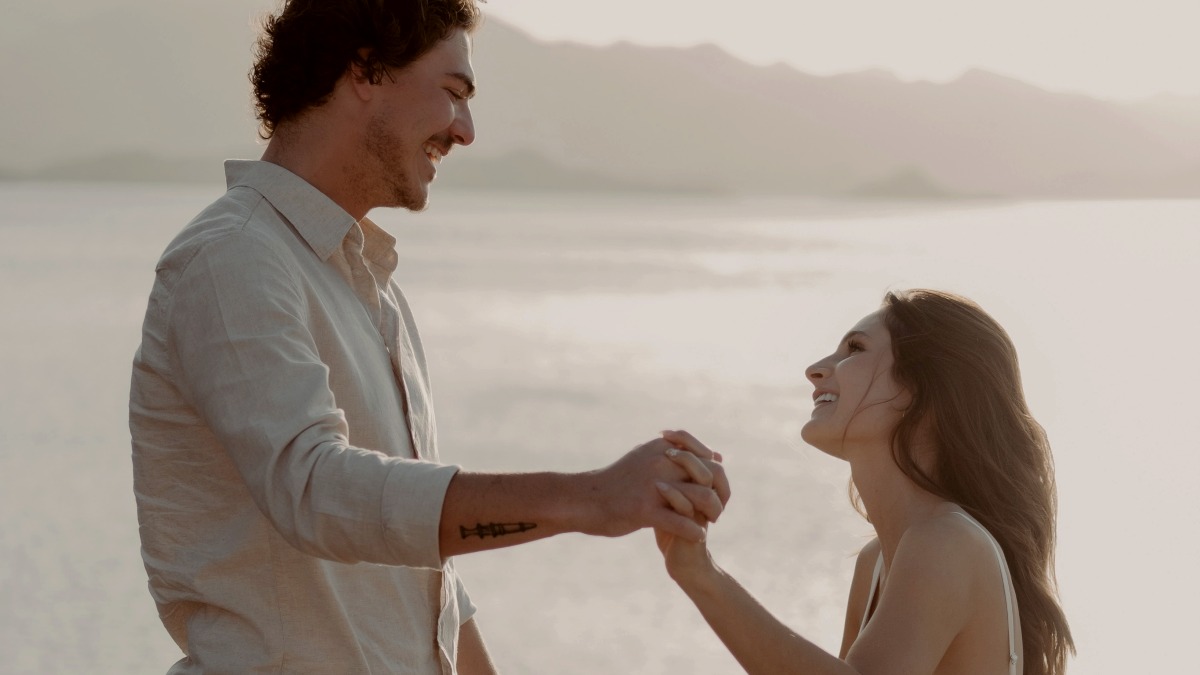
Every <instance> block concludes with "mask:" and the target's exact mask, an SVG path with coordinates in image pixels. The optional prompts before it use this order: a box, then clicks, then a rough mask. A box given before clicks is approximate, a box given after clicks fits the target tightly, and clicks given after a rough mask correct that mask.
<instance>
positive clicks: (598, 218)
mask: <svg viewBox="0 0 1200 675" xmlns="http://www.w3.org/2000/svg"><path fill="white" fill-rule="evenodd" d="M215 196H216V192H215V188H201V187H187V188H176V187H161V186H98V185H33V184H0V236H2V237H3V241H4V242H5V246H4V247H3V249H2V250H0V316H2V317H3V319H2V320H0V346H2V347H3V349H2V350H0V372H2V373H3V381H4V385H3V387H0V598H3V603H2V604H0V654H4V657H3V659H0V660H2V661H3V662H2V663H0V672H4V673H8V672H11V673H77V672H89V673H114V674H116V673H155V672H164V671H165V670H166V669H167V667H168V666H169V664H170V663H172V662H173V661H174V660H176V659H177V658H178V657H179V654H178V650H177V649H176V648H175V647H174V645H173V643H172V642H171V641H170V639H169V638H168V636H167V634H166V632H165V631H164V630H163V629H162V627H161V625H160V624H159V623H158V620H157V618H156V616H155V614H154V606H153V603H152V602H151V600H150V598H149V596H148V594H147V593H146V590H145V577H144V572H143V570H142V567H141V562H140V559H139V557H138V542H137V524H136V518H135V515H134V505H133V498H132V495H131V476H130V465H129V446H128V431H127V428H126V425H125V403H126V396H127V391H128V389H127V387H128V375H129V372H128V371H129V363H130V359H131V357H132V353H133V350H134V349H135V347H136V344H137V341H138V332H139V328H140V322H141V316H142V312H143V310H144V307H145V298H146V294H147V292H148V290H149V288H150V284H151V282H152V279H153V271H152V270H153V264H154V261H155V260H156V258H157V256H158V254H159V252H160V251H161V250H162V248H163V246H164V245H165V244H166V242H167V241H168V240H169V239H170V238H171V236H172V235H173V234H174V232H175V231H177V230H178V229H179V228H180V227H181V226H182V225H183V224H184V223H185V222H186V221H187V220H188V219H190V218H191V216H192V215H193V214H194V213H195V212H196V211H198V210H199V209H200V208H201V207H202V206H204V205H205V204H206V203H207V202H209V201H211V199H212V198H214V197H215ZM375 217H376V219H377V220H378V221H379V222H381V224H383V225H384V226H385V227H387V228H388V229H389V230H390V231H391V232H393V233H394V234H395V235H397V237H398V238H399V239H400V253H401V269H400V271H399V272H398V275H399V277H400V279H401V281H402V282H403V284H404V286H405V288H406V289H407V292H408V294H409V298H410V301H411V302H412V304H413V306H414V310H415V312H416V313H417V317H418V320H419V321H420V327H421V329H422V331H423V334H424V336H425V341H426V344H427V347H428V350H429V352H430V354H429V356H430V361H431V364H430V365H431V369H432V374H433V378H434V386H435V391H436V397H437V399H436V400H437V403H438V412H439V418H440V424H441V438H442V455H443V458H444V459H445V460H446V461H448V462H453V463H458V464H462V465H464V466H466V467H469V468H473V469H479V470H512V471H519V470H529V469H555V470H564V471H572V470H583V469H589V468H594V467H597V466H600V465H603V464H607V463H608V462H610V461H612V460H613V459H615V458H616V457H618V456H619V455H620V454H621V453H622V452H624V451H625V450H626V449H628V448H629V447H631V446H633V445H635V444H637V443H640V442H642V441H644V440H647V439H648V438H650V437H652V436H654V435H655V434H656V433H657V432H658V431H659V430H660V429H663V428H672V427H684V428H688V429H691V430H692V431H694V432H695V433H696V434H697V435H699V436H701V437H702V438H704V439H706V440H707V441H709V442H710V444H712V445H714V446H717V447H720V448H721V449H722V450H723V451H724V452H725V454H726V455H727V466H728V469H729V472H730V475H731V478H732V480H733V481H734V490H735V496H734V500H733V502H731V504H730V506H729V509H728V511H727V513H726V516H725V517H724V518H723V519H722V522H721V524H720V525H719V526H717V527H716V528H715V529H714V531H713V533H712V536H711V540H712V541H711V546H712V549H713V551H714V555H715V556H716V557H717V558H718V559H719V560H720V561H721V562H722V564H723V565H724V566H725V567H726V568H727V569H729V570H730V571H731V572H733V573H734V574H735V575H736V576H738V578H739V579H741V580H742V582H743V583H744V584H745V585H746V586H747V587H748V588H750V590H751V591H752V592H754V593H755V594H756V595H758V597H759V598H760V599H762V601H763V602H764V604H766V605H767V607H769V608H770V609H771V610H772V611H774V612H775V613H776V614H777V615H778V616H780V617H781V618H783V619H784V620H785V621H787V622H788V623H789V624H790V625H791V626H793V627H794V628H796V629H797V630H799V631H800V632H801V633H803V634H805V635H807V636H809V637H810V638H812V639H814V640H815V641H816V642H818V643H819V644H821V645H823V646H825V647H827V648H829V649H831V650H834V649H836V647H837V645H838V642H839V640H840V630H841V628H840V627H841V623H842V612H843V608H844V604H845V595H846V592H847V589H848V583H849V576H850V571H851V566H852V557H853V555H854V553H855V552H856V551H857V549H858V548H859V547H860V546H861V545H862V544H863V543H864V542H865V541H866V538H867V537H868V536H869V533H870V528H869V526H867V525H866V524H865V523H863V522H862V520H861V519H860V518H859V517H858V516H857V515H855V514H854V513H853V511H852V510H851V509H850V507H849V505H848V502H847V499H846V497H845V486H846V479H847V477H848V472H847V470H846V467H845V466H844V465H842V464H841V463H839V462H837V461H835V460H832V459H830V458H828V457H825V456H824V455H822V454H820V453H818V452H816V451H815V450H812V449H811V448H808V447H807V446H804V445H803V443H801V442H800V440H799V435H798V431H799V427H800V425H801V424H802V422H803V420H804V419H806V418H807V416H808V412H809V410H810V409H811V401H810V399H809V395H810V391H811V390H810V389H809V387H807V386H805V385H804V380H803V369H804V367H805V366H806V365H807V364H809V363H810V362H812V361H813V360H815V359H816V358H817V357H819V356H821V355H824V354H826V353H828V351H830V350H831V349H832V348H833V347H834V345H835V343H836V342H837V340H838V338H839V337H840V336H841V334H842V333H843V332H844V331H845V330H846V329H847V328H849V327H850V326H851V325H852V324H853V323H854V322H855V321H857V320H858V318H860V317H861V316H862V315H863V314H866V313H867V312H870V311H872V310H873V309H874V308H875V306H876V305H877V304H878V302H879V299H880V297H881V295H882V294H883V292H884V291H886V290H888V289H890V288H905V287H912V286H934V287H939V288H945V289H948V290H953V291H957V292H960V293H963V294H966V295H968V296H970V297H972V298H974V299H976V300H977V301H979V302H980V303H981V304H983V305H984V307H985V308H987V309H988V310H989V311H991V312H992V313H993V314H994V315H995V316H996V317H997V318H998V319H999V320H1000V321H1001V323H1003V324H1004V325H1005V326H1006V327H1007V328H1008V329H1009V331H1010V333H1011V334H1012V336H1013V339H1014V341H1015V342H1016V344H1017V347H1018V349H1019V351H1020V353H1021V357H1022V366H1023V371H1024V375H1025V381H1026V388H1027V393H1028V398H1029V401H1030V405H1031V407H1032V408H1033V410H1034V412H1035V414H1036V415H1037V416H1038V418H1039V419H1040V420H1041V421H1042V423H1043V424H1044V425H1045V426H1046V428H1047V430H1048V432H1049V434H1050V437H1051V441H1052V443H1053V445H1054V449H1055V455H1056V458H1057V465H1058V474H1059V492H1060V526H1059V535H1060V545H1059V565H1058V569H1059V579H1060V583H1061V587H1062V594H1063V600H1064V604H1065V607H1066V609H1067V613H1068V616H1069V618H1070V619H1071V621H1072V625H1073V628H1074V630H1075V634H1076V638H1077V641H1078V643H1079V646H1080V656H1079V658H1078V659H1076V660H1075V662H1074V664H1073V667H1072V672H1076V673H1094V674H1106V673H1112V674H1114V675H1115V674H1117V673H1121V674H1122V675H1124V674H1126V673H1131V672H1171V671H1177V670H1178V668H1179V667H1180V666H1181V665H1182V664H1184V663H1186V661H1185V660H1184V658H1185V657H1184V650H1183V645H1187V644H1190V642H1191V640H1193V639H1194V637H1193V636H1194V635H1195V634H1196V633H1197V632H1198V631H1200V619H1197V618H1196V615H1195V613H1194V612H1193V611H1192V608H1194V607H1196V606H1197V605H1200V582H1197V581H1196V578H1195V574H1194V572H1193V566H1194V564H1193V563H1194V561H1195V560H1196V559H1197V558H1200V545H1198V544H1197V543H1196V537H1195V536H1194V535H1195V533H1196V532H1197V531H1198V530H1200V509H1197V507H1196V506H1195V505H1194V503H1193V498H1192V497H1191V495H1192V494H1193V493H1194V483H1195V481H1196V479H1197V477H1198V476H1200V459H1198V456H1200V455H1198V453H1196V452H1195V449H1196V447H1197V445H1196V444H1197V441H1196V439H1197V438H1198V437H1200V434H1198V432H1200V421H1198V419H1200V416H1197V415H1196V413H1195V410H1196V404H1197V402H1198V399H1200V397H1198V396H1197V382H1200V354H1198V351H1197V349H1196V348H1195V346H1194V344H1193V343H1194V340H1193V339H1192V337H1193V335H1194V334H1195V331H1196V329H1197V327H1198V326H1200V321H1198V320H1197V318H1196V316H1195V311H1194V306H1195V296H1196V291H1197V289H1198V286H1200V284H1198V282H1200V271H1198V270H1200V267H1198V266H1197V265H1196V262H1195V261H1196V260H1197V259H1200V227H1198V224H1200V202H1196V201H1164V202H1079V203H1060V202H1036V203H1004V202H991V203H970V204H951V205H945V204H943V205H920V204H907V205H897V204H871V205H862V204H839V203H831V202H819V201H800V200H740V201H731V200H715V199H711V200H710V199H699V198H680V197H649V196H639V197H597V196H564V195H533V196H531V195H511V194H485V193H459V194H448V193H447V194H439V195H436V196H435V200H434V204H433V206H432V208H431V209H430V211H429V212H428V213H425V214H421V215H419V216H412V215H410V214H405V213H380V214H376V215H375ZM458 564H459V568H460V570H461V571H462V572H463V575H464V576H465V578H466V580H467V583H468V586H469V587H470V588H471V590H472V595H473V597H474V599H475V602H476V603H477V604H478V605H479V606H480V613H479V615H478V620H479V622H480V624H481V626H482V627H483V630H484V632H485V636H486V638H487V640H488V643H489V645H490V648H491V650H492V651H493V653H494V656H495V658H496V661H497V663H498V664H499V665H500V666H501V668H502V669H504V670H505V672H509V673H551V672H562V673H579V674H583V675H587V674H591V673H595V674H600V673H614V672H619V673H647V674H660V673H662V674H665V673H676V672H690V673H697V674H700V675H709V674H713V675H715V674H717V673H731V672H739V671H738V669H737V665H736V663H735V662H734V661H733V659H732V658H731V657H729V656H728V655H727V654H726V653H725V651H724V649H723V648H722V647H721V646H720V645H719V643H718V642H717V640H716V639H715V638H714V637H713V636H712V635H711V633H710V632H709V631H708V629H707V627H706V626H705V625H704V624H703V622H702V620H701V619H700V618H699V616H698V614H697V613H696V611H695V610H694V609H693V608H692V607H691V606H690V604H689V603H688V602H687V600H686V598H685V597H684V596H683V594H682V593H681V592H679V591H678V590H677V589H676V588H674V586H673V585H671V583H670V582H669V580H668V579H667V578H666V576H665V574H664V573H663V572H662V567H661V563H660V562H659V560H658V555H657V552H656V550H655V548H654V544H653V539H652V537H651V536H650V535H649V534H648V533H638V534H635V535H632V536H629V537H625V538H623V539H618V540H596V539H589V538H586V537H582V536H565V537H560V538H557V539H554V540H550V541H544V542H539V543H536V544H532V545H529V546H524V547H517V548H513V549H507V550H503V551H496V552H491V553H487V554H480V555H476V556H467V557H464V558H461V559H460V560H459V563H458Z"/></svg>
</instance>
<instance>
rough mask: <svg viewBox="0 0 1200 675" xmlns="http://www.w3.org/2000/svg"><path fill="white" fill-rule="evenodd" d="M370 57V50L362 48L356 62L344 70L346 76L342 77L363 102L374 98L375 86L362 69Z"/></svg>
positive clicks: (352, 62)
mask: <svg viewBox="0 0 1200 675" xmlns="http://www.w3.org/2000/svg"><path fill="white" fill-rule="evenodd" d="M370 56H371V50H370V49H367V48H366V47H362V48H360V49H359V50H358V61H351V62H350V65H349V66H348V67H347V68H346V74H345V75H343V76H342V77H344V78H345V79H346V81H347V84H349V85H350V88H351V89H352V90H353V91H354V94H355V95H356V96H357V97H358V98H359V99H361V100H363V101H369V100H371V99H372V98H373V97H374V96H375V85H373V84H372V83H371V79H370V78H369V77H368V76H367V71H366V69H365V68H364V67H363V63H366V61H367V59H368V58H369V57H370Z"/></svg>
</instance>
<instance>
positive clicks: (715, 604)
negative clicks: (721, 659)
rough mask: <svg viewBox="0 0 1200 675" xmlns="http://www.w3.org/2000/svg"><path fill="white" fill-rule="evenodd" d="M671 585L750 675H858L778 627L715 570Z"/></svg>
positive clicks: (748, 596) (733, 581) (742, 590)
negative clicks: (676, 588) (681, 591)
mask: <svg viewBox="0 0 1200 675" xmlns="http://www.w3.org/2000/svg"><path fill="white" fill-rule="evenodd" d="M677 581H678V582H679V584H680V587H681V588H683V591H684V592H685V593H687V595H688V597H689V598H691V600H692V602H693V603H695V605H696V607H697V608H698V609H699V610H700V614H701V615H703V616H704V620H705V621H707V622H708V625H709V626H711V627H712V629H713V631H714V632H716V634H717V637H719V638H720V639H721V641H722V642H724V643H725V646H726V647H727V648H728V649H729V651H730V652H731V653H732V654H733V656H734V658H736V659H737V661H738V663H740V664H741V665H742V668H744V669H745V670H746V672H747V673H749V674H750V675H786V674H787V673H804V674H806V675H858V673H857V672H856V671H855V670H854V668H852V667H851V666H850V665H849V664H847V663H846V662H845V661H842V660H841V659H838V658H837V657H835V656H833V655H832V654H830V653H828V652H826V651H825V650H823V649H821V648H820V647H818V646H817V645H815V644H813V643H812V642H809V641H808V640H806V639H804V638H803V637H801V636H800V635H797V634H796V633H795V632H794V631H792V630H791V629H790V628H788V627H787V626H785V625H784V624H783V623H781V622H780V621H779V620H778V619H776V618H775V617H774V616H773V615H772V614H771V613H770V612H769V611H767V609H766V608H765V607H763V606H762V605H761V604H760V603H759V602H758V600H756V599H755V598H754V596H752V595H751V594H750V593H749V591H747V590H746V589H745V588H742V586H741V584H739V583H738V582H737V580H736V579H734V578H733V577H731V576H729V575H728V574H727V573H726V572H725V571H724V570H722V569H720V568H719V567H717V566H715V565H714V566H713V567H712V568H711V569H710V570H709V571H707V572H705V573H703V574H701V575H698V576H697V577H695V578H693V579H691V580H685V581H680V580H677Z"/></svg>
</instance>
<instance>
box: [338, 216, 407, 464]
mask: <svg viewBox="0 0 1200 675" xmlns="http://www.w3.org/2000/svg"><path fill="white" fill-rule="evenodd" d="M344 242H345V243H344V244H343V254H344V255H345V258H346V262H347V263H348V265H349V267H350V274H351V278H352V281H351V283H352V285H353V288H354V294H355V295H357V296H358V298H359V299H360V300H361V301H362V303H363V306H364V307H365V308H366V309H367V314H368V315H369V316H370V318H371V321H372V323H374V324H375V329H376V330H377V331H378V332H379V337H380V338H381V339H382V340H383V346H384V349H386V350H387V353H388V361H389V362H390V363H391V366H392V375H393V376H394V377H395V378H396V384H397V385H398V386H399V388H400V396H401V403H402V405H403V407H404V411H403V412H404V422H405V427H406V428H407V430H408V440H409V443H410V445H411V447H412V451H413V456H414V457H416V458H417V459H423V454H424V453H422V451H421V446H420V444H419V443H418V442H417V440H418V434H417V433H416V430H415V428H414V425H413V415H412V392H411V391H410V389H409V386H408V378H407V377H405V373H406V372H414V371H413V370H412V368H413V363H412V356H411V355H409V356H408V358H405V351H406V350H405V349H404V346H403V343H404V340H403V339H402V338H401V329H400V310H399V308H398V307H397V306H396V303H395V302H394V301H393V300H392V299H391V298H390V297H389V296H388V295H387V293H386V292H385V289H384V288H383V287H381V286H380V284H379V282H378V280H376V278H375V275H374V274H372V273H371V270H370V268H369V267H368V265H367V262H366V259H365V258H364V256H363V235H362V231H361V230H359V228H357V227H356V228H352V230H351V234H350V235H348V236H347V237H346V239H345V240H344Z"/></svg>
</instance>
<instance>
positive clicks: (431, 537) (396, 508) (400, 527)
mask: <svg viewBox="0 0 1200 675" xmlns="http://www.w3.org/2000/svg"><path fill="white" fill-rule="evenodd" d="M458 470H459V467H457V466H452V465H446V464H435V463H433V462H423V461H417V460H399V461H397V462H396V464H395V465H393V466H392V469H391V471H390V472H389V473H388V477H387V480H386V481H385V483H384V486H383V500H382V507H383V518H382V522H383V528H384V532H383V540H384V544H385V545H386V546H387V549H388V552H389V553H390V554H391V557H393V558H394V559H396V560H403V561H405V562H404V563H403V564H404V565H406V566H408V567H427V568H430V569H441V568H442V553H441V543H440V538H439V531H440V528H441V521H442V503H443V502H444V501H445V500H446V490H447V488H449V486H450V480H451V479H452V478H454V475H455V474H456V473H458Z"/></svg>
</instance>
